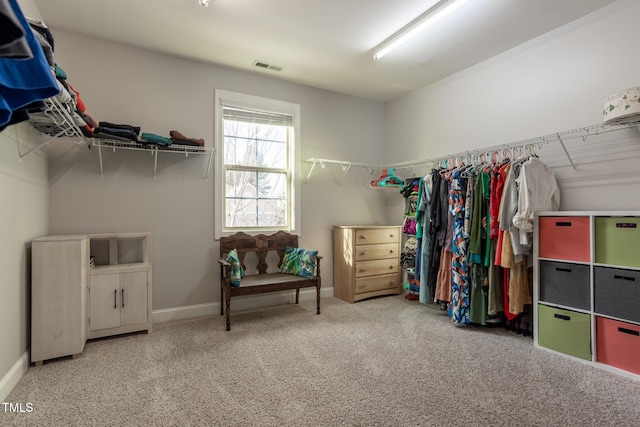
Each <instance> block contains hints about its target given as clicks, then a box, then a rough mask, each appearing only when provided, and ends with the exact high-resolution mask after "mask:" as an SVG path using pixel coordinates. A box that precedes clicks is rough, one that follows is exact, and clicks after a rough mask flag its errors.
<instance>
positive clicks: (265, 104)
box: [214, 89, 301, 239]
mask: <svg viewBox="0 0 640 427" xmlns="http://www.w3.org/2000/svg"><path fill="white" fill-rule="evenodd" d="M223 106H233V107H239V108H245V109H249V110H259V111H265V112H270V113H278V114H287V115H291V116H292V117H293V141H292V142H291V150H290V153H289V156H290V158H289V165H290V173H291V182H290V185H291V188H290V189H289V194H291V196H290V200H289V202H288V204H289V218H290V221H289V222H290V224H289V227H269V228H248V229H246V230H242V231H243V232H246V233H248V234H259V233H266V232H270V231H277V230H283V231H287V232H289V233H294V234H300V218H301V216H300V177H299V176H298V164H299V157H300V105H299V104H295V103H292V102H286V101H278V100H274V99H269V98H262V97H258V96H253V95H246V94H242V93H236V92H229V91H225V90H219V89H216V90H215V95H214V116H215V131H214V133H215V147H216V151H215V153H216V156H215V157H216V161H215V173H214V176H215V178H214V179H215V185H214V189H215V190H214V191H215V193H214V230H215V238H216V239H219V238H220V237H222V236H227V235H229V234H233V233H235V232H236V231H237V230H226V229H225V213H224V200H225V185H224V183H225V177H224V170H225V168H224V149H223V143H224V124H223V116H222V112H223Z"/></svg>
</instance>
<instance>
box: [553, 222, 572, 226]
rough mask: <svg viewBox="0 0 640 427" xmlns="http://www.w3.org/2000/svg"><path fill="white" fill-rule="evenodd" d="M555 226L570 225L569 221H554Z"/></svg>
mask: <svg viewBox="0 0 640 427" xmlns="http://www.w3.org/2000/svg"><path fill="white" fill-rule="evenodd" d="M556 227H571V222H570V221H556Z"/></svg>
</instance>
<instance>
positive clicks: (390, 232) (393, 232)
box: [356, 227, 400, 245]
mask: <svg viewBox="0 0 640 427" xmlns="http://www.w3.org/2000/svg"><path fill="white" fill-rule="evenodd" d="M399 239H400V229H399V228H396V227H393V228H361V229H358V230H356V245H373V244H378V243H398V242H399V241H400V240H399Z"/></svg>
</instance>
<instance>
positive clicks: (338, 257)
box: [333, 226, 401, 303]
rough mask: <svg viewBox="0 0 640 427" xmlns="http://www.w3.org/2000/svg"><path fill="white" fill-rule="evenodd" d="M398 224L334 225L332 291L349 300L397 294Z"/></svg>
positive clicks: (399, 281) (398, 278)
mask: <svg viewBox="0 0 640 427" xmlns="http://www.w3.org/2000/svg"><path fill="white" fill-rule="evenodd" d="M400 236H401V227H400V226H335V227H334V228H333V294H334V296H335V297H337V298H340V299H342V300H345V301H347V302H350V303H354V302H356V301H360V300H362V299H365V298H371V297H376V296H381V295H398V294H399V293H400V286H401V279H400V242H401V238H400Z"/></svg>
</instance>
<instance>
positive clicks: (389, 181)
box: [376, 168, 404, 187]
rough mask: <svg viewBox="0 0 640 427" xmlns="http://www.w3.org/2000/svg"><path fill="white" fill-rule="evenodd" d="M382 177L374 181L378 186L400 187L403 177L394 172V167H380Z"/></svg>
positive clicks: (402, 183)
mask: <svg viewBox="0 0 640 427" xmlns="http://www.w3.org/2000/svg"><path fill="white" fill-rule="evenodd" d="M382 175H383V176H382V177H381V178H380V179H379V180H378V181H377V182H376V185H377V186H378V187H402V186H404V179H402V178H400V177H399V176H398V175H396V174H395V169H394V168H384V169H382Z"/></svg>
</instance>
